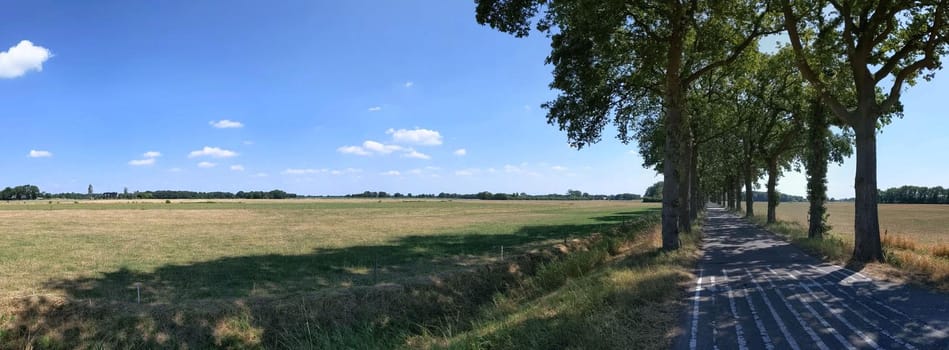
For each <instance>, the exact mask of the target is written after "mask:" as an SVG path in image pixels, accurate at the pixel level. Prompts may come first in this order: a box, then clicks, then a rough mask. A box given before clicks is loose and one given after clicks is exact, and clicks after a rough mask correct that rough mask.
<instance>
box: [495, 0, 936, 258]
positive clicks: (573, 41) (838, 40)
mask: <svg viewBox="0 0 949 350" xmlns="http://www.w3.org/2000/svg"><path fill="white" fill-rule="evenodd" d="M476 3H477V10H476V20H477V21H478V22H479V23H482V24H487V25H490V26H491V27H493V28H495V29H497V30H500V31H502V32H507V33H511V34H513V35H515V36H519V37H521V36H527V35H529V34H530V33H531V32H533V31H534V30H536V31H537V32H540V33H543V34H545V35H547V36H548V37H549V38H550V41H551V47H552V50H551V52H550V54H549V56H548V58H547V63H549V64H551V65H553V81H552V82H551V84H550V87H551V88H553V89H555V90H557V91H558V92H559V95H558V96H557V97H556V98H555V99H554V100H552V101H550V102H548V103H546V104H544V105H543V106H544V107H545V108H546V109H547V110H548V115H547V117H548V122H550V123H551V124H554V125H557V126H558V127H559V128H560V129H561V130H563V131H565V132H566V133H567V136H568V139H569V140H570V142H571V144H572V145H573V146H574V147H576V148H578V149H579V148H583V147H586V146H588V145H590V144H592V143H595V142H598V141H599V140H600V139H601V136H602V134H603V130H604V128H605V127H606V126H607V125H610V124H612V125H613V126H615V127H616V129H617V130H618V134H617V137H618V138H619V139H620V140H622V141H623V142H636V143H638V145H639V146H640V147H639V148H640V152H641V153H642V155H643V158H644V160H645V165H646V166H648V167H652V168H654V169H656V170H657V171H659V172H661V173H662V174H663V182H664V186H663V188H662V203H663V214H662V219H663V220H662V221H663V222H662V236H663V242H662V245H663V248H664V249H667V250H673V249H677V248H678V247H679V233H680V232H688V231H690V230H691V228H692V223H693V220H695V218H696V214H697V212H698V211H700V210H701V209H702V204H703V203H705V201H706V200H710V199H711V200H717V201H721V202H724V203H726V204H727V205H728V206H729V207H732V208H738V207H739V206H740V205H741V201H742V198H740V197H741V194H742V193H744V195H745V198H743V199H744V202H745V206H746V209H745V211H746V214H747V215H754V211H753V207H752V206H751V205H750V204H751V202H752V200H753V198H752V193H753V191H752V188H753V184H754V182H756V180H757V179H759V178H761V177H765V178H766V179H767V185H766V187H767V191H768V193H769V205H768V220H769V221H773V220H775V214H774V213H775V207H776V205H777V204H778V200H777V195H776V191H775V186H776V184H777V181H778V179H779V178H780V176H781V174H782V173H783V172H785V171H787V170H788V169H792V168H797V167H803V168H804V169H805V172H806V174H807V177H808V185H807V194H808V199H809V201H810V202H811V209H810V215H811V222H810V227H809V232H810V234H811V236H812V237H815V238H820V237H822V234H823V233H824V231H825V230H826V225H825V220H826V215H825V212H826V210H825V209H824V202H825V201H826V199H827V196H826V173H827V164H828V162H831V161H840V160H841V159H843V157H846V156H849V155H850V154H851V153H853V149H854V148H855V150H856V152H855V153H856V176H855V182H854V190H855V195H856V196H855V213H854V242H855V245H854V252H853V259H854V260H856V261H880V260H882V259H883V251H882V247H881V241H880V231H879V219H878V214H877V203H878V199H879V198H878V196H879V192H878V190H877V169H876V167H877V163H876V153H877V152H876V135H877V132H878V131H879V129H880V128H882V127H884V126H885V125H887V124H888V123H889V122H890V121H891V120H892V119H893V118H894V117H901V116H902V105H901V104H900V96H901V94H902V93H903V92H904V91H905V89H906V88H907V87H908V86H910V85H913V84H915V83H917V82H919V81H920V80H928V79H931V78H932V77H933V75H934V74H935V72H936V71H937V70H938V69H939V68H941V58H942V55H943V54H945V53H946V52H947V47H949V24H947V23H949V1H946V0H933V1H898V0H893V1H888V0H881V1H858V0H839V1H822V0H769V1H750V0H730V1H683V0H671V1H658V2H655V1H642V2H630V1H625V0H606V1H603V0H476ZM768 36H771V37H772V38H774V37H779V38H783V40H782V41H785V42H786V43H787V44H783V45H777V46H776V47H767V46H762V45H760V42H761V39H762V38H765V37H768ZM832 126H836V128H832ZM832 130H839V131H838V132H836V133H835V132H832ZM742 188H744V191H742Z"/></svg>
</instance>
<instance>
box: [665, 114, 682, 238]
mask: <svg viewBox="0 0 949 350" xmlns="http://www.w3.org/2000/svg"><path fill="white" fill-rule="evenodd" d="M667 103H668V102H667ZM681 114H682V111H681V110H679V109H678V108H675V107H671V106H669V107H666V113H665V118H666V120H665V127H666V144H665V150H664V152H665V159H664V161H663V166H662V167H663V169H662V170H663V185H662V249H663V250H676V249H679V245H680V242H679V222H678V214H679V205H680V204H681V203H679V167H678V166H677V165H678V162H679V147H678V146H679V145H678V144H677V142H676V139H677V138H678V137H679V126H680V125H681V124H680V121H681Z"/></svg>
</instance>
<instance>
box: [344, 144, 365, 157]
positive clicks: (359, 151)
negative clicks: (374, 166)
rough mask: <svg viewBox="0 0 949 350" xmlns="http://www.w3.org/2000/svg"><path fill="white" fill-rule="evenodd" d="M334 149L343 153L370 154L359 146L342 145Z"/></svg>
mask: <svg viewBox="0 0 949 350" xmlns="http://www.w3.org/2000/svg"><path fill="white" fill-rule="evenodd" d="M336 151H337V152H339V153H343V154H355V155H357V156H368V155H370V153H369V152H366V150H364V149H362V147H359V146H343V147H340V148H337V149H336Z"/></svg>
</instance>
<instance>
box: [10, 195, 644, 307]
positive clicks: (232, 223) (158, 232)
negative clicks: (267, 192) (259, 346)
mask: <svg viewBox="0 0 949 350" xmlns="http://www.w3.org/2000/svg"><path fill="white" fill-rule="evenodd" d="M656 207H657V206H656V205H653V204H642V203H639V202H613V201H595V202H594V201H574V202H556V201H550V202H543V201H536V202H534V201H510V202H505V201H497V202H484V201H447V202H443V201H396V200H383V201H375V200H373V201H368V200H288V201H245V202H240V201H218V202H201V201H173V202H172V203H167V204H166V203H164V202H163V201H152V202H128V201H94V202H77V203H74V202H72V201H61V202H55V201H54V202H53V203H49V202H45V201H42V202H39V201H34V202H30V203H28V204H27V203H16V202H13V203H4V204H0V276H3V277H2V280H3V283H2V285H0V297H3V298H17V297H23V296H28V295H47V294H51V295H57V296H65V297H68V298H71V299H93V300H105V301H118V302H133V301H136V299H137V298H138V295H137V291H136V289H135V288H134V287H133V286H134V285H136V284H138V285H139V286H140V288H141V299H142V302H143V303H169V302H178V301H183V300H195V299H208V298H214V299H221V298H225V299H227V298H242V297H266V296H274V295H280V294H284V293H289V292H299V291H314V290H320V289H325V288H332V287H344V288H345V287H350V286H357V285H372V284H378V283H383V282H392V281H397V280H400V279H406V278H422V277H424V276H427V275H431V274H437V273H440V272H444V271H450V270H453V269H462V268H466V267H470V266H474V265H478V264H481V263H484V262H489V261H492V260H495V259H497V258H499V257H500V255H501V247H502V246H503V247H504V252H505V254H514V253H518V252H522V251H525V250H528V249H532V248H536V247H539V246H547V245H550V244H551V243H553V242H558V241H562V240H564V239H568V238H576V237H578V236H581V235H587V234H589V233H590V232H593V231H596V230H597V229H598V228H600V227H605V226H609V225H615V224H617V223H619V222H621V221H622V220H623V219H625V218H629V217H632V216H635V215H637V214H638V213H641V212H643V211H645V210H650V209H652V208H656Z"/></svg>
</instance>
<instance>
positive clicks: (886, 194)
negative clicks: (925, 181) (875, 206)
mask: <svg viewBox="0 0 949 350" xmlns="http://www.w3.org/2000/svg"><path fill="white" fill-rule="evenodd" d="M880 203H911V204H924V203H925V204H949V188H943V187H942V186H936V187H925V186H900V187H893V188H888V189H886V190H881V191H880Z"/></svg>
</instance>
